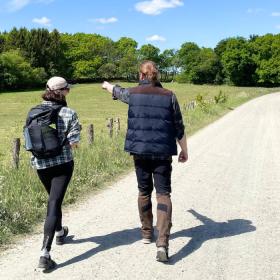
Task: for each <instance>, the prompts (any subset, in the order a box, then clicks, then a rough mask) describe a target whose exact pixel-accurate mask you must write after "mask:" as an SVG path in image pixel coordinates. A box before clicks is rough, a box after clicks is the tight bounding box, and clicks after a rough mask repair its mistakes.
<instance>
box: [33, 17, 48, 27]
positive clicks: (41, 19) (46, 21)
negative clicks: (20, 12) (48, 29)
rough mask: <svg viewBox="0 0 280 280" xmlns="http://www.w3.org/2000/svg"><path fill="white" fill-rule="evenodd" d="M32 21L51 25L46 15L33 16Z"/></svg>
mask: <svg viewBox="0 0 280 280" xmlns="http://www.w3.org/2000/svg"><path fill="white" fill-rule="evenodd" d="M32 22H34V23H38V24H40V25H44V26H51V20H50V19H49V18H47V17H41V18H33V19H32Z"/></svg>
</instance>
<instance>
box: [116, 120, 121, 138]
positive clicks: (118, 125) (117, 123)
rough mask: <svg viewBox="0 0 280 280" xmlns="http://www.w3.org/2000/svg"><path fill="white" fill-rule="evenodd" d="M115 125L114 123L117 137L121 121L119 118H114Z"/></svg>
mask: <svg viewBox="0 0 280 280" xmlns="http://www.w3.org/2000/svg"><path fill="white" fill-rule="evenodd" d="M115 123H116V134H117V135H118V134H119V133H120V130H121V121H120V118H116V119H115Z"/></svg>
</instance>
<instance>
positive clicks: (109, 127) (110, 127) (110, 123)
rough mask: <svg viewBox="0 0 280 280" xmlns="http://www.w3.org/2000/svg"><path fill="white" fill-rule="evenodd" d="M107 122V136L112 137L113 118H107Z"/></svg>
mask: <svg viewBox="0 0 280 280" xmlns="http://www.w3.org/2000/svg"><path fill="white" fill-rule="evenodd" d="M107 120H108V123H107V127H108V130H109V136H110V137H113V125H114V121H113V118H108V119H107Z"/></svg>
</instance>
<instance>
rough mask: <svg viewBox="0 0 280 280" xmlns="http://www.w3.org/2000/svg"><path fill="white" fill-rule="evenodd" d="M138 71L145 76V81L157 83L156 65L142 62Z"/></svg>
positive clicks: (147, 61) (157, 72) (151, 62)
mask: <svg viewBox="0 0 280 280" xmlns="http://www.w3.org/2000/svg"><path fill="white" fill-rule="evenodd" d="M139 71H140V73H142V74H143V75H144V76H145V79H147V80H149V81H150V82H153V83H156V82H158V81H159V71H158V69H157V65H156V64H155V63H154V62H153V61H151V60H146V61H143V62H142V63H141V64H140V68H139Z"/></svg>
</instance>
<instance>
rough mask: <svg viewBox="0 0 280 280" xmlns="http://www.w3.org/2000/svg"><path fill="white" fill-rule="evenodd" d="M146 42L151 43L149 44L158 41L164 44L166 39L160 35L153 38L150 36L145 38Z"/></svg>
mask: <svg viewBox="0 0 280 280" xmlns="http://www.w3.org/2000/svg"><path fill="white" fill-rule="evenodd" d="M146 41H151V42H154V41H159V42H165V41H166V39H165V38H164V37H162V36H160V35H153V36H150V37H147V38H146Z"/></svg>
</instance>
